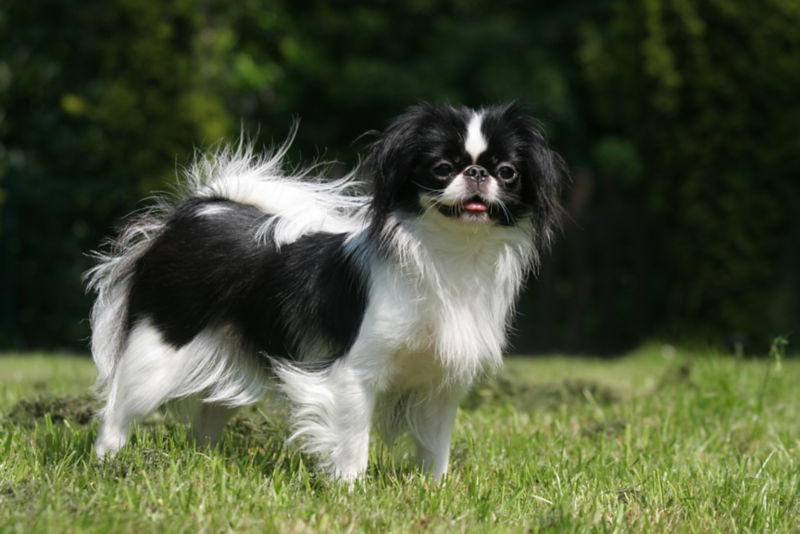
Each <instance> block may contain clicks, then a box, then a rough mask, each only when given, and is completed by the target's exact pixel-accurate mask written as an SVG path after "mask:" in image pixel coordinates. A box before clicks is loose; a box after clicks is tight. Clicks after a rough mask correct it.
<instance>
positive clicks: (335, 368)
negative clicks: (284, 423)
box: [276, 358, 375, 482]
mask: <svg viewBox="0 0 800 534" xmlns="http://www.w3.org/2000/svg"><path fill="white" fill-rule="evenodd" d="M276 370H277V373H278V376H279V378H280V379H281V382H282V385H281V389H282V390H283V391H284V393H286V395H287V396H288V397H289V399H290V400H291V401H292V430H293V434H292V436H291V438H290V441H294V440H299V441H300V442H301V443H302V444H301V449H302V450H303V451H304V452H307V453H310V454H313V455H315V456H317V457H318V458H319V461H320V464H321V467H323V468H324V469H326V470H327V471H328V472H329V473H330V474H331V476H333V477H334V478H336V479H338V480H341V481H345V482H350V481H353V480H355V479H357V478H359V477H361V476H362V475H363V474H364V473H365V472H366V470H367V460H368V456H369V433H370V427H371V423H372V412H373V408H374V405H375V391H374V388H373V387H372V386H371V384H370V382H368V381H366V380H364V379H363V377H362V376H361V374H360V373H358V372H357V370H356V369H354V368H352V367H351V366H350V365H349V361H348V360H347V359H346V358H345V359H341V360H337V361H336V362H334V363H333V365H332V366H331V367H330V368H328V369H326V370H324V371H321V372H308V371H303V370H301V369H298V368H296V367H293V366H289V365H282V366H279V367H278V368H277V369H276Z"/></svg>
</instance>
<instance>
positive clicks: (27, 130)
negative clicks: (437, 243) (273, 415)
mask: <svg viewBox="0 0 800 534" xmlns="http://www.w3.org/2000/svg"><path fill="white" fill-rule="evenodd" d="M798 94H800V3H798V2H797V1H796V0H765V1H762V2H754V1H748V0H561V1H536V2H529V1H493V2H490V1H486V0H439V1H428V0H425V1H422V0H409V1H407V2H389V1H377V2H372V3H368V4H363V5H362V4H360V3H351V2H323V1H317V2H312V1H291V2H290V1H288V0H274V1H255V0H245V1H241V2H224V1H222V0H203V1H200V0H180V1H173V2H155V1H152V0H146V1H145V0H103V1H96V0H86V1H84V2H80V3H78V2H45V1H41V0H26V1H22V0H6V1H5V2H3V4H2V5H0V255H1V256H0V257H1V258H2V267H1V268H0V306H2V308H0V348H5V349H8V348H65V349H71V350H85V346H86V345H85V338H86V336H87V335H88V325H87V324H86V321H85V320H84V318H85V317H86V316H87V313H88V308H89V305H90V298H89V297H88V296H86V295H84V292H83V289H82V286H81V282H80V278H81V273H82V272H83V271H84V270H85V269H87V268H88V267H89V266H90V260H89V258H87V256H86V255H85V253H86V252H87V251H89V250H91V249H93V248H96V247H97V246H98V244H99V242H100V240H101V239H102V237H103V236H104V235H107V234H108V233H109V232H110V229H111V228H112V226H113V225H114V224H116V223H117V222H118V221H119V219H120V217H121V216H122V215H124V214H125V213H127V212H129V211H131V210H134V209H137V208H139V207H141V206H142V205H143V204H142V203H141V200H140V199H141V198H143V197H145V196H147V195H148V194H150V192H152V191H154V190H169V189H170V187H171V185H172V184H174V183H175V179H176V175H177V174H178V171H179V169H180V167H181V166H182V165H184V164H186V163H188V162H189V161H190V160H191V157H192V153H193V151H194V150H195V149H197V148H204V147H207V146H209V145H212V144H214V143H216V142H219V141H220V140H222V139H229V140H233V139H236V138H237V136H238V135H239V134H240V132H242V131H243V132H245V133H246V134H247V135H248V136H251V137H253V138H255V139H257V140H258V141H259V142H260V143H264V144H269V143H271V142H272V141H275V140H281V139H282V138H283V137H284V136H285V135H286V133H287V131H288V127H289V123H290V122H291V120H292V118H293V117H296V116H299V117H301V119H302V123H301V129H300V133H299V135H298V139H297V142H296V143H295V145H294V148H293V152H292V158H293V159H294V161H297V162H299V161H301V160H311V159H315V158H323V159H330V160H337V161H339V162H341V165H338V166H334V168H333V169H334V171H337V170H339V171H340V170H342V169H344V168H346V167H348V166H351V165H353V164H355V163H356V161H357V154H358V153H359V151H360V150H363V148H364V146H365V145H366V142H367V141H368V140H369V136H366V137H360V136H361V135H362V134H363V133H364V132H368V131H370V130H375V129H380V128H382V127H384V126H385V125H386V124H387V122H388V120H389V119H390V118H391V117H392V116H394V115H395V114H397V113H399V112H400V111H402V110H403V108H405V107H406V106H407V105H409V104H412V103H414V102H416V101H418V100H423V99H424V100H432V101H436V102H449V103H452V104H467V105H472V106H479V105H481V104H485V103H492V102H498V101H504V100H510V99H516V100H519V101H521V102H523V103H525V104H526V105H528V106H529V107H530V109H531V110H532V111H533V112H534V113H535V114H536V115H537V116H538V117H539V118H540V119H541V120H542V122H543V124H544V126H545V128H546V130H547V132H548V135H549V138H550V140H551V143H552V144H553V145H554V146H555V147H556V148H557V149H558V150H559V151H560V152H561V153H562V155H563V156H564V158H565V160H566V161H567V162H568V164H569V167H570V169H571V184H570V187H568V188H567V190H566V192H565V197H564V203H565V206H566V208H567V212H568V218H567V220H566V221H565V225H564V231H563V235H562V236H561V237H560V239H559V241H558V243H557V245H556V247H555V248H554V251H553V253H552V254H551V255H550V256H549V257H548V259H547V261H546V262H545V263H544V265H543V266H542V269H541V272H540V273H539V277H538V280H536V281H532V282H531V283H530V284H529V289H528V291H527V292H526V293H525V295H524V296H523V298H522V300H521V302H520V312H521V315H520V318H519V320H518V321H517V327H516V329H517V333H516V336H515V346H516V348H517V350H519V351H523V352H530V351H536V350H549V349H560V350H581V351H591V352H596V353H600V352H607V351H617V350H621V349H624V348H626V347H628V346H631V345H632V344H635V343H637V342H640V341H642V340H645V339H648V338H653V337H657V338H661V339H665V340H673V341H678V342H686V341H691V342H704V343H705V342H711V343H714V344H718V345H720V346H725V345H729V344H731V343H734V344H745V346H746V349H747V350H750V351H753V352H760V351H763V350H764V348H765V347H766V346H767V342H768V340H769V339H770V338H771V337H772V336H775V335H787V334H788V335H791V333H792V332H794V331H795V330H796V328H797V326H798V324H800V299H798V297H799V296H800V284H799V283H798V275H799V274H800V217H798V215H797V210H798V201H800V101H798V98H797V95H798Z"/></svg>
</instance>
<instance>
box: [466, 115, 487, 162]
mask: <svg viewBox="0 0 800 534" xmlns="http://www.w3.org/2000/svg"><path fill="white" fill-rule="evenodd" d="M482 125H483V113H480V112H478V113H475V114H473V115H472V118H471V119H470V121H469V124H468V125H467V138H466V139H465V140H464V150H466V151H467V153H468V154H469V155H470V156H472V161H473V162H476V161H478V156H480V155H481V153H483V152H484V151H485V150H486V149H487V148H488V147H489V144H488V143H487V142H486V138H485V137H484V136H483V132H481V126H482Z"/></svg>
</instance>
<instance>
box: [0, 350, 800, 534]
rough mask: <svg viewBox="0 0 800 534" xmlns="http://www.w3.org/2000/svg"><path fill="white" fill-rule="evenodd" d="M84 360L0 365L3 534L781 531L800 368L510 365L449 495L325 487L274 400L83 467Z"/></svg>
mask: <svg viewBox="0 0 800 534" xmlns="http://www.w3.org/2000/svg"><path fill="white" fill-rule="evenodd" d="M93 378H94V370H93V367H92V365H91V362H90V361H89V360H88V359H84V358H75V357H59V356H48V355H35V356H27V355H25V356H17V357H12V356H5V357H0V429H2V430H0V530H3V531H12V532H13V531H16V532H26V533H27V532H63V531H72V532H84V531H90V532H91V531H96V532H173V531H174V532H219V531H237V532H239V531H259V532H263V531H267V532H269V531H290V532H292V531H301V532H305V531H309V532H310V531H313V532H318V531H337V532H338V531H347V530H354V531H372V532H391V531H394V532H406V531H409V530H429V531H433V532H451V531H461V530H466V531H476V530H477V531H483V530H492V531H512V532H519V531H525V530H531V531H541V530H545V531H554V532H570V531H574V532H582V531H586V530H599V531H614V530H623V531H625V530H632V531H648V532H651V531H656V532H659V531H660V532H672V531H675V530H678V531H701V532H715V531H765V530H769V531H792V530H797V529H798V528H800V493H799V492H800V467H798V462H797V460H796V458H797V456H798V446H800V425H798V423H797V422H798V421H800V398H799V397H798V392H797V387H796V384H798V383H800V361H796V360H793V359H788V360H784V361H782V362H776V361H775V359H762V360H743V359H736V358H733V357H723V356H718V355H714V354H707V353H700V352H698V353H689V352H684V351H680V350H678V351H675V350H674V349H672V348H670V347H662V346H660V345H651V346H647V347H644V348H642V349H640V350H638V351H636V352H635V353H633V354H630V355H626V356H623V357H619V358H615V359H612V360H601V359H591V358H574V357H556V356H550V357H542V358H512V359H509V360H508V362H507V366H506V373H505V374H504V375H503V376H502V377H499V378H498V379H495V380H490V381H487V382H486V383H484V384H482V385H480V386H479V387H477V388H476V390H475V392H474V393H473V394H472V395H471V396H470V397H469V398H467V399H466V400H465V402H464V404H463V407H462V409H461V411H460V412H459V416H458V421H457V425H456V432H455V435H454V443H453V461H452V465H451V474H450V475H449V476H448V478H447V480H446V482H445V483H444V484H443V485H441V486H435V485H433V484H432V483H431V481H430V480H429V479H427V478H425V477H423V476H421V475H419V474H418V473H416V472H415V471H414V469H413V468H412V467H411V461H410V459H409V458H408V455H407V454H404V453H390V452H388V451H386V450H384V449H383V448H381V447H379V446H378V445H377V444H376V445H375V447H374V451H373V452H374V454H373V455H372V458H373V459H372V462H371V464H370V469H369V476H368V478H367V479H366V480H365V481H364V483H363V484H360V485H357V486H356V487H354V488H353V489H352V490H350V491H348V489H347V488H344V487H341V486H339V485H337V484H334V483H331V482H329V481H328V480H326V479H325V477H323V476H321V475H319V474H318V473H317V472H316V471H315V470H314V468H313V462H312V461H311V460H310V459H309V458H307V457H305V456H303V455H300V454H297V453H295V452H294V451H293V450H292V449H291V448H287V447H286V446H285V444H284V440H285V438H286V437H287V431H286V427H285V423H284V422H283V420H282V418H281V417H280V414H279V413H278V412H279V411H278V412H276V411H275V410H274V409H273V407H271V406H269V405H267V404H265V405H263V406H259V407H256V408H253V409H248V410H244V411H243V412H242V413H241V414H240V415H238V416H237V417H236V418H235V419H234V420H233V421H232V422H231V424H230V425H229V427H228V432H227V434H226V437H225V439H224V441H223V443H222V446H221V447H220V448H219V449H217V450H214V451H196V450H194V449H193V448H192V447H190V446H189V445H188V444H187V442H186V440H185V439H184V435H185V429H184V428H183V427H182V426H180V425H178V424H176V423H174V422H173V421H172V420H171V419H170V418H169V417H167V418H166V419H164V418H161V417H159V418H157V419H158V420H157V421H156V422H153V423H151V424H145V425H143V426H142V428H140V429H139V431H138V432H137V434H136V437H135V438H134V439H133V440H132V442H131V444H130V445H129V446H128V447H126V448H125V449H123V451H122V452H121V453H120V454H119V455H118V456H117V457H116V458H114V459H113V460H110V461H103V462H101V461H98V460H96V459H95V458H94V457H93V451H92V442H93V439H94V435H95V432H96V423H95V422H94V421H93V420H91V419H90V418H89V417H88V416H87V414H90V413H91V410H92V409H93V408H94V406H93V404H92V401H91V398H90V397H88V396H86V395H85V393H86V391H87V388H88V387H89V385H90V384H91V383H92V381H93Z"/></svg>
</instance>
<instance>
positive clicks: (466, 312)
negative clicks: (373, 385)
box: [362, 213, 533, 387]
mask: <svg viewBox="0 0 800 534" xmlns="http://www.w3.org/2000/svg"><path fill="white" fill-rule="evenodd" d="M395 222H396V221H395ZM391 239H392V241H393V245H394V248H393V250H394V251H395V253H396V257H394V258H392V260H394V261H391V260H390V261H382V262H380V265H378V266H377V268H376V269H374V270H373V273H372V274H373V280H372V288H371V295H370V296H371V300H370V305H369V307H368V309H367V316H366V318H365V324H364V330H362V333H365V334H367V336H368V337H367V338H368V339H370V338H371V339H373V340H375V341H376V342H378V341H379V340H380V343H381V344H382V345H383V346H384V350H385V351H386V354H387V357H388V361H385V362H384V363H385V367H384V369H382V371H383V372H382V373H380V374H381V375H382V376H384V377H385V379H386V382H387V384H386V385H387V386H388V387H416V386H418V385H421V384H419V382H422V381H431V382H436V383H439V384H443V385H446V384H449V385H462V386H466V385H469V384H470V383H471V382H472V380H473V379H474V378H475V376H476V375H478V374H479V373H481V372H483V371H485V370H491V369H493V368H497V367H498V366H499V365H500V364H501V355H502V351H503V348H504V346H505V342H506V330H507V326H508V321H509V319H510V317H511V314H512V312H513V307H514V301H515V299H516V296H517V293H518V292H519V289H520V287H521V285H522V283H523V281H524V278H525V275H526V273H527V271H528V269H529V267H530V265H531V261H532V254H533V253H532V250H533V248H532V235H531V230H530V225H522V227H520V226H517V227H513V228H505V227H498V226H491V225H465V224H463V223H461V222H459V221H451V220H448V219H446V218H444V217H442V216H441V215H439V214H438V213H432V214H430V215H429V216H427V217H423V218H421V219H414V220H412V221H401V222H399V223H398V224H397V226H395V228H394V231H393V233H392V238H391Z"/></svg>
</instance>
